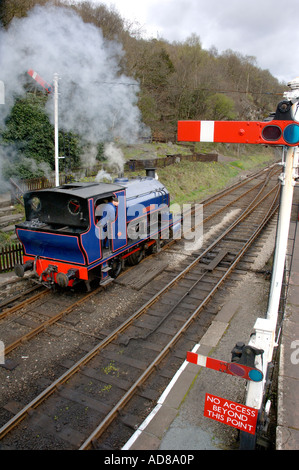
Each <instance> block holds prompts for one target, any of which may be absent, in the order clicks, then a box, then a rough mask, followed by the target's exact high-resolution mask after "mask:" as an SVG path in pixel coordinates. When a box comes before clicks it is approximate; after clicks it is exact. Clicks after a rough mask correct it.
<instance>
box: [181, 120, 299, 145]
mask: <svg viewBox="0 0 299 470" xmlns="http://www.w3.org/2000/svg"><path fill="white" fill-rule="evenodd" d="M177 140H178V141H180V142H219V143H220V142H222V143H232V144H234V143H235V144H264V145H287V146H291V147H294V146H297V145H299V123H297V122H295V121H283V120H278V119H276V120H272V121H265V122H260V121H178V136H177Z"/></svg>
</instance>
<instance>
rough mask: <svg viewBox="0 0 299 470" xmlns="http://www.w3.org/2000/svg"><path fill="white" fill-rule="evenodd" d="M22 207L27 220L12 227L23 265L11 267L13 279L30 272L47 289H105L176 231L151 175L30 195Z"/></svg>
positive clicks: (163, 196) (166, 200) (176, 222)
mask: <svg viewBox="0 0 299 470" xmlns="http://www.w3.org/2000/svg"><path fill="white" fill-rule="evenodd" d="M113 200H114V201H117V203H116V204H113ZM24 205H25V214H26V220H25V221H24V222H22V223H19V224H18V225H16V234H17V236H18V238H19V240H20V242H21V243H22V245H23V250H24V255H23V264H18V265H16V266H15V273H16V274H17V275H18V276H19V277H23V276H24V273H25V271H27V270H32V271H34V273H35V274H36V275H37V277H38V280H39V282H40V283H42V284H44V285H46V286H48V287H52V286H57V285H58V286H60V287H62V288H66V287H71V286H75V285H76V284H77V283H79V282H82V281H84V282H85V283H86V286H87V288H88V289H90V285H91V282H93V281H94V282H96V283H99V284H100V285H105V284H107V283H109V282H111V281H112V280H113V279H115V278H116V277H117V276H118V274H119V273H120V272H121V270H122V268H123V267H124V263H125V262H127V263H128V264H129V265H135V264H137V263H139V261H140V260H141V259H142V257H143V256H144V254H145V253H146V252H148V251H150V250H152V249H153V248H158V249H159V247H160V244H161V240H165V239H169V238H171V237H172V236H173V233H174V231H176V230H178V229H179V227H180V220H178V219H177V220H175V218H174V216H173V214H172V213H171V212H170V210H169V206H170V198H169V192H168V191H167V189H166V187H165V186H164V185H163V184H162V183H161V182H159V181H158V180H157V179H156V178H155V175H154V172H153V170H152V169H150V171H147V174H146V176H144V177H139V178H136V179H130V180H129V179H127V178H123V177H121V178H117V179H115V180H114V182H113V183H73V184H66V185H62V186H58V187H56V188H53V189H44V190H39V191H29V192H27V193H25V194H24ZM108 206H110V209H109V210H107V207H108ZM112 206H113V208H112V209H114V210H115V212H114V216H113V217H112V218H111V217H108V215H109V212H110V213H111V207H112Z"/></svg>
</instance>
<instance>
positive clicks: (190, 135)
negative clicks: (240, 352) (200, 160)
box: [178, 77, 299, 449]
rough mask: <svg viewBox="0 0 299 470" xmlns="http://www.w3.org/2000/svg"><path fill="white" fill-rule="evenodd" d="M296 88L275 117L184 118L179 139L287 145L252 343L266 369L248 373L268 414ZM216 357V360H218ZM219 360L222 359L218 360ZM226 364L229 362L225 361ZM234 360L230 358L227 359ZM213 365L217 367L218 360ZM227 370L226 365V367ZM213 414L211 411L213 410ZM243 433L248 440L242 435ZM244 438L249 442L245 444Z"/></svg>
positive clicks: (294, 163)
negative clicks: (268, 273) (263, 302)
mask: <svg viewBox="0 0 299 470" xmlns="http://www.w3.org/2000/svg"><path fill="white" fill-rule="evenodd" d="M288 86H289V88H290V90H289V91H288V92H285V93H284V98H285V99H284V100H283V101H281V102H280V103H279V104H278V106H277V109H276V112H275V115H274V116H273V118H272V119H271V118H270V119H268V120H266V121H263V122H259V121H179V122H178V141H185V142H186V141H189V142H219V143H241V144H262V145H273V146H281V147H282V150H283V151H282V161H281V166H282V173H281V175H280V181H281V199H280V207H279V217H278V224H277V234H276V245H275V252H274V261H273V269H272V278H271V286H270V294H269V299H268V310H267V312H266V314H265V317H264V318H257V320H256V323H255V325H254V334H253V335H252V336H251V339H250V341H249V344H248V346H246V347H248V348H251V349H252V350H254V351H261V353H260V354H256V355H255V358H254V365H253V368H254V370H256V371H259V372H260V376H259V379H258V380H252V379H250V377H249V375H247V377H245V378H247V398H246V406H247V407H249V409H250V408H252V409H255V410H257V412H258V414H259V416H260V415H261V414H262V412H263V413H264V414H265V413H266V414H267V413H268V412H269V409H270V402H267V403H265V402H264V401H265V400H264V399H265V386H266V380H267V372H268V368H269V365H270V364H271V361H272V357H273V351H274V348H275V347H277V346H278V343H277V340H276V337H279V333H278V332H277V320H278V309H279V302H280V295H281V287H282V281H283V274H284V266H285V259H286V251H287V243H288V234H289V226H290V218H291V209H292V202H293V189H294V186H295V184H296V179H297V178H298V154H299V150H298V146H299V113H297V110H298V108H299V77H298V78H297V79H295V80H293V81H291V82H290V83H288ZM187 360H188V361H189V362H194V363H197V364H198V365H201V366H204V367H210V366H209V364H215V363H217V360H212V359H211V358H204V360H203V359H202V358H196V357H194V356H192V355H190V353H189V352H188V353H187ZM213 361H214V362H213ZM215 361H216V362H215ZM218 362H221V363H222V364H223V362H224V361H219V360H218ZM226 364H228V363H226ZM210 368H214V370H215V366H214V365H213V366H212V367H210ZM224 369H225V370H224ZM216 370H219V371H220V372H224V371H225V372H226V373H231V370H230V367H229V364H228V366H227V367H226V368H223V366H222V367H219V368H218V369H216ZM232 375H238V374H232ZM207 416H208V415H207ZM242 438H243V439H242ZM242 442H243V444H242ZM255 443H256V435H253V433H250V434H249V433H248V432H242V431H241V448H244V449H245V448H246V449H254V448H255Z"/></svg>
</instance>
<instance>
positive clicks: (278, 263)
mask: <svg viewBox="0 0 299 470" xmlns="http://www.w3.org/2000/svg"><path fill="white" fill-rule="evenodd" d="M294 155H295V148H294V147H293V148H292V147H289V148H288V150H287V153H286V160H285V171H284V173H283V174H282V178H283V179H282V182H281V184H282V188H281V200H280V208H279V218H278V224H277V236H276V248H275V253H274V261H273V270H272V272H273V275H272V280H271V290H270V296H269V303H268V311H267V318H268V319H270V320H272V321H273V322H274V323H277V314H278V308H279V302H280V294H281V286H282V279H283V273H284V265H285V258H286V251H287V243H288V235H289V226H290V219H291V210H292V202H293V192H294V183H295V181H294Z"/></svg>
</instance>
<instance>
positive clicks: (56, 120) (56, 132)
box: [54, 73, 59, 186]
mask: <svg viewBox="0 0 299 470" xmlns="http://www.w3.org/2000/svg"><path fill="white" fill-rule="evenodd" d="M54 130H55V186H59V154H58V149H59V146H58V74H57V73H55V74H54Z"/></svg>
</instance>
